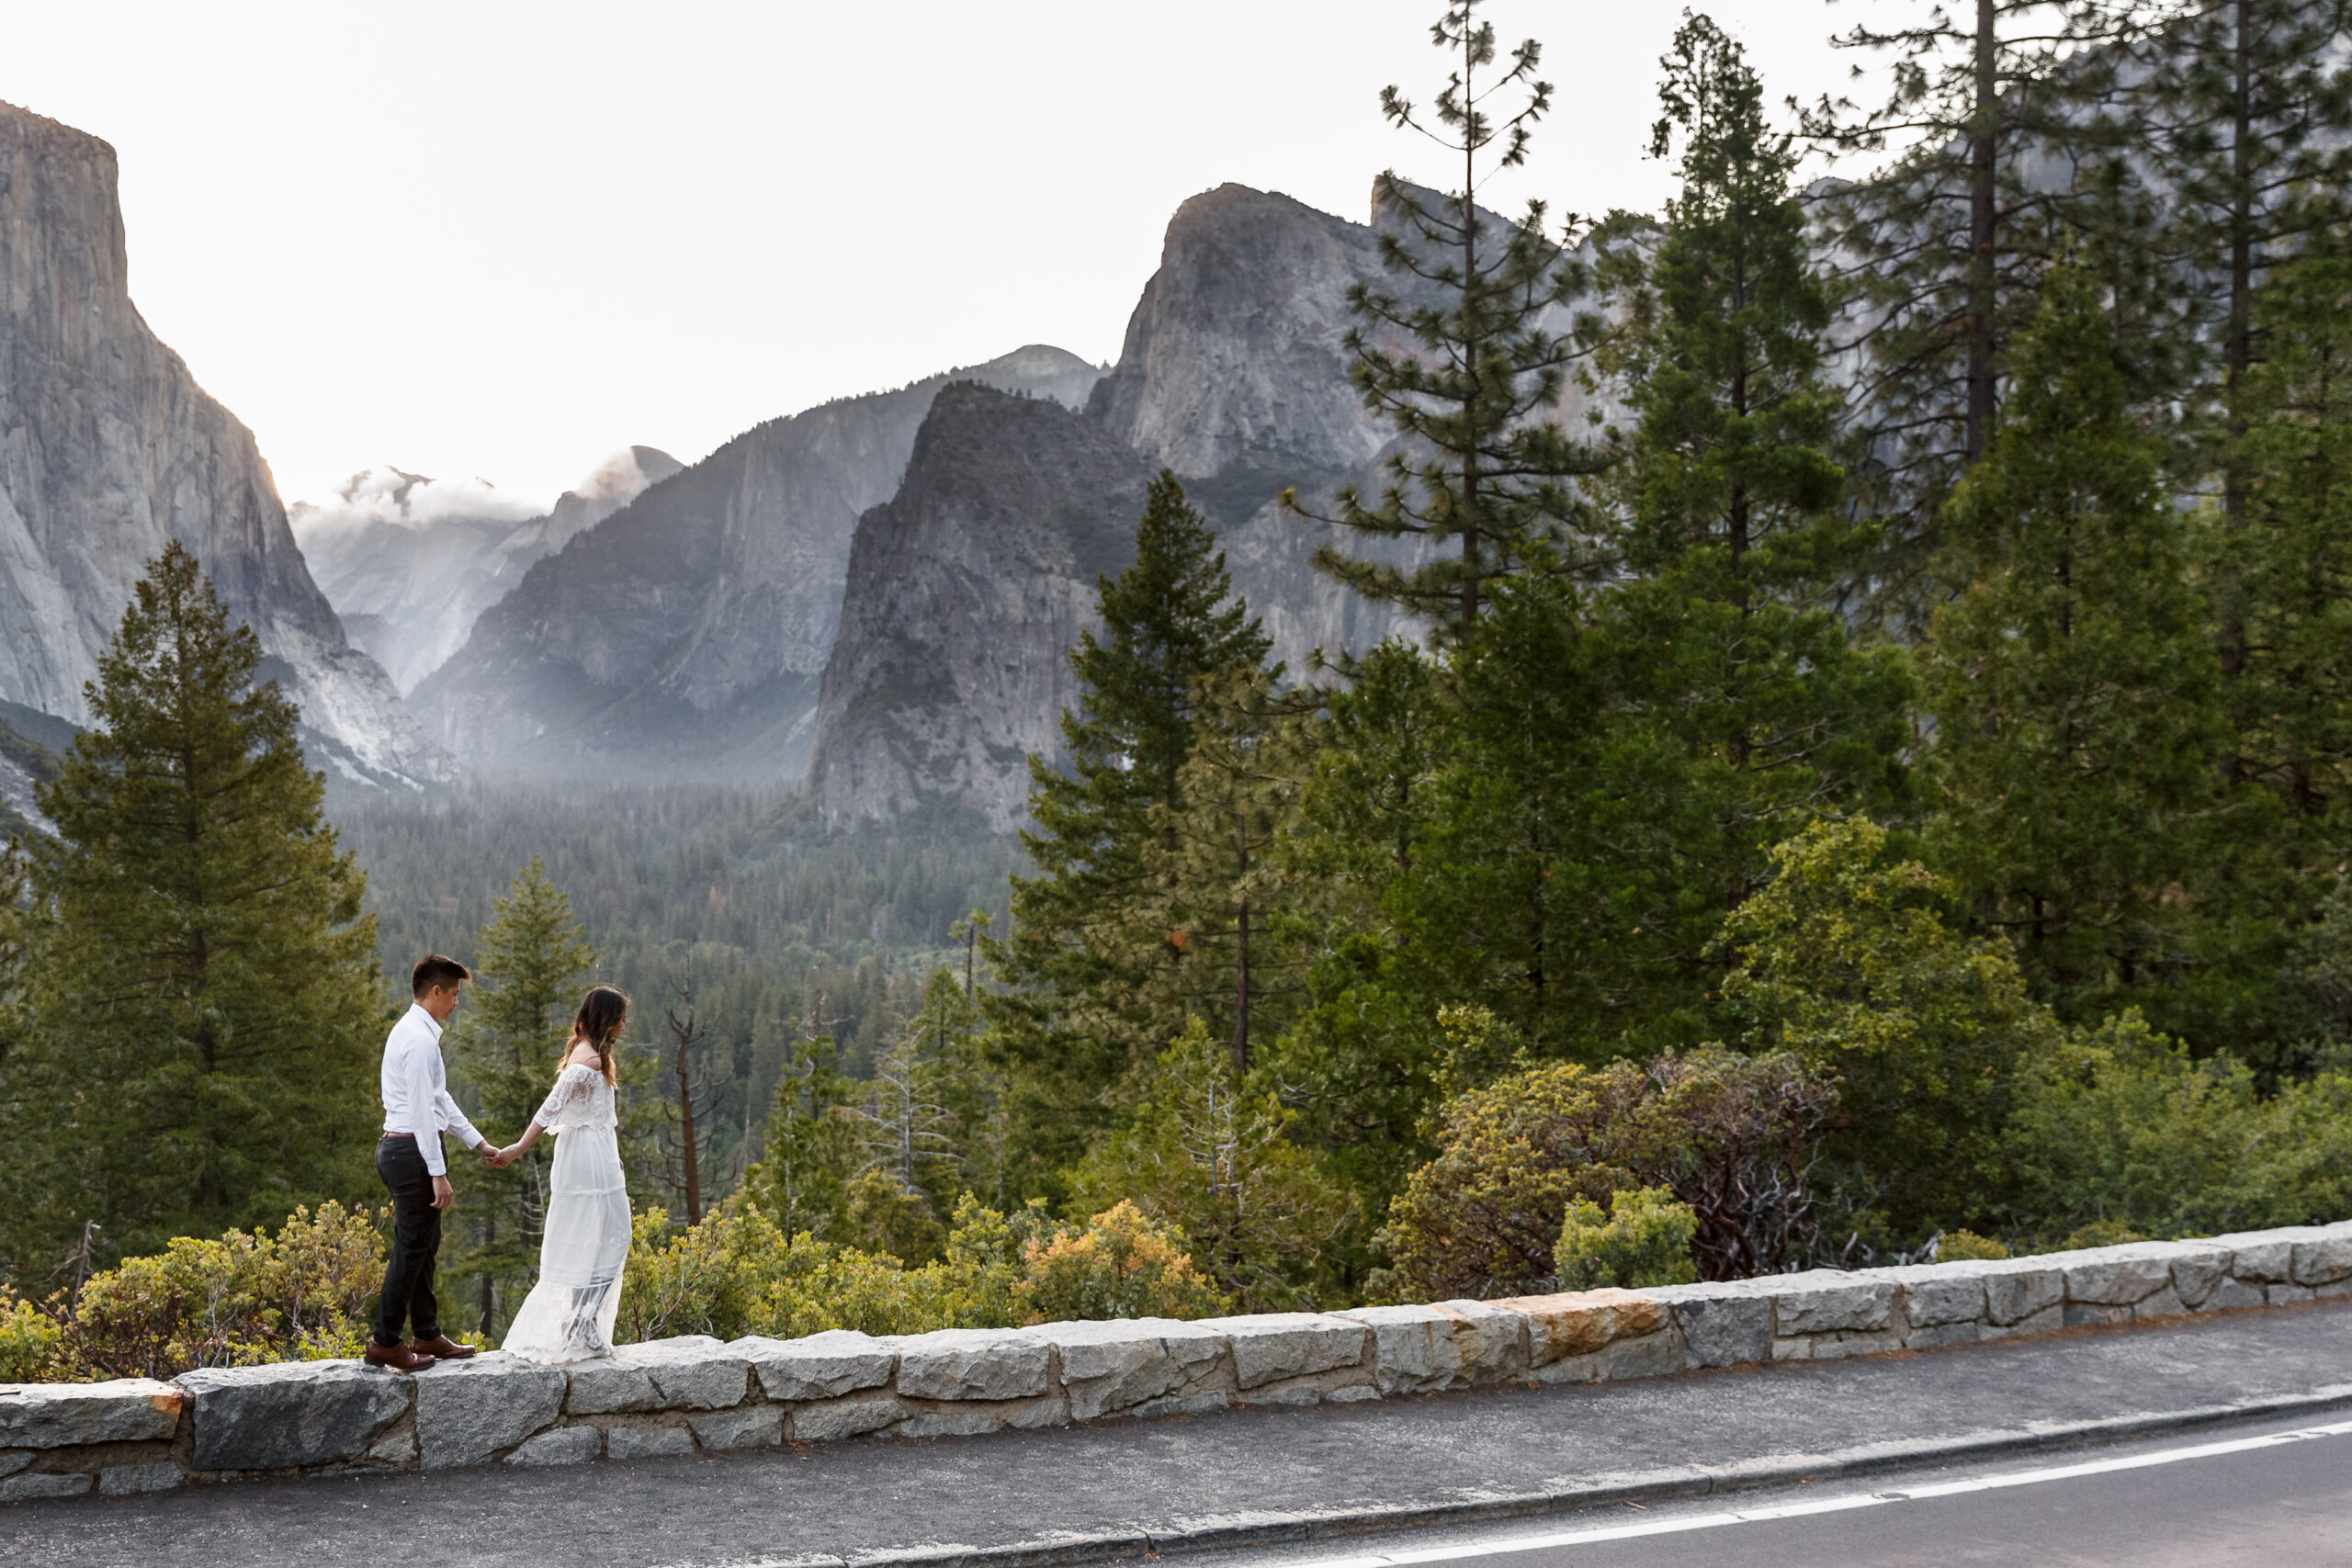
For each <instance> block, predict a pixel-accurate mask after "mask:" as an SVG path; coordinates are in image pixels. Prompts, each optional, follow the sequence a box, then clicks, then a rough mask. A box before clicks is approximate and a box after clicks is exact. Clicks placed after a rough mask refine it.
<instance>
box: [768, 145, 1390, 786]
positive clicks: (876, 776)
mask: <svg viewBox="0 0 2352 1568" xmlns="http://www.w3.org/2000/svg"><path fill="white" fill-rule="evenodd" d="M1359 283H1373V284H1377V285H1380V286H1383V287H1386V288H1396V287H1397V284H1396V280H1395V278H1394V277H1393V276H1391V275H1389V274H1388V273H1387V272H1386V270H1385V268H1384V267H1383V266H1382V265H1381V261H1380V249H1379V234H1378V231H1377V230H1376V229H1374V228H1373V227H1371V226H1368V225H1365V224H1362V223H1351V222H1349V221H1348V220H1346V219H1343V218H1335V217H1333V216H1331V215H1330V214H1329V213H1325V212H1317V211H1316V210H1315V209H1313V208H1310V207H1307V206H1306V205H1305V204H1304V203H1301V202H1298V201H1295V200H1293V199H1291V198H1290V197H1286V196H1281V195H1277V194H1273V193H1271V192H1266V191H1258V190H1252V189H1250V188H1249V187H1248V186H1238V185H1227V186H1219V187H1217V188H1216V190H1213V191H1209V192H1206V193H1205V194H1204V195H1201V196H1196V197H1193V198H1192V199H1191V200H1189V201H1187V202H1185V203H1184V204H1183V206H1182V207H1181V208H1179V209H1177V210H1176V214H1175V216H1174V218H1173V219H1171V220H1170V222H1169V225H1168V233H1167V238H1166V242H1165V244H1164V246H1163V248H1162V252H1161V256H1160V265H1159V271H1158V272H1156V273H1155V274H1154V275H1153V276H1152V277H1151V280H1150V281H1149V282H1148V284H1146V285H1145V287H1144V290H1143V296H1142V298H1141V299H1140V300H1139V301H1138V302H1137V304H1136V308H1135V311H1134V314H1133V315H1132V316H1131V318H1130V319H1129V321H1128V323H1127V331H1126V338H1125V344H1124V345H1123V347H1122V349H1121V352H1120V355H1119V362H1118V364H1117V366H1116V367H1114V369H1113V370H1112V372H1111V373H1110V374H1109V375H1108V376H1106V377H1104V378H1103V379H1102V381H1100V382H1099V383H1097V384H1096V386H1095V388H1094V391H1093V395H1092V397H1091V399H1090V400H1089V401H1088V404H1087V411H1086V412H1087V419H1086V423H1087V424H1089V425H1090V426H1091V428H1092V431H1093V433H1094V439H1095V444H1094V445H1085V446H1083V449H1084V450H1086V451H1088V452H1090V453H1092V454H1093V455H1094V456H1093V462H1094V466H1095V468H1096V470H1097V471H1098V472H1100V473H1102V474H1103V475H1106V476H1114V478H1115V482H1116V484H1117V485H1118V486H1119V487H1120V488H1119V489H1117V490H1116V491H1115V492H1114V491H1104V492H1103V493H1101V494H1099V495H1092V496H1088V495H1087V492H1086V491H1084V488H1083V487H1084V484H1085V483H1086V482H1088V481H1086V480H1085V479H1083V478H1082V477H1080V476H1078V475H1076V474H1074V475H1073V476H1072V477H1070V478H1069V479H1066V480H1060V481H1057V482H1056V484H1054V485H1052V486H1048V485H1047V484H1046V482H1045V481H1044V480H1043V479H1040V477H1039V475H1038V474H1037V472H1036V471H1035V470H1036V468H1037V467H1038V464H1039V463H1040V462H1042V461H1043V460H1044V459H1045V456H1046V454H1047V453H1049V452H1051V453H1065V452H1073V451H1076V450H1079V449H1080V446H1082V445H1083V444H1082V443H1080V440H1079V438H1078V437H1077V436H1076V435H1075V434H1073V433H1072V432H1070V431H1066V430H1061V429H1059V428H1058V427H1054V426H1052V425H1051V424H1050V422H1036V423H1033V424H1032V425H1031V426H1029V427H1025V428H1026V433H1027V434H1028V435H1029V436H1030V437H1031V438H1032V439H1033V440H1035V441H1037V442H1040V443H1042V442H1044V440H1045V437H1046V435H1047V434H1051V435H1052V436H1053V441H1054V443H1057V445H1040V446H1037V447H1036V453H1037V456H1036V457H1035V458H1034V459H1033V458H1027V457H1024V459H1023V461H1019V462H1005V461H999V460H997V459H996V457H994V456H993V455H992V454H991V452H990V450H989V442H988V440H986V439H982V438H979V437H978V436H976V435H975V434H973V433H972V431H970V430H967V429H963V428H956V427H950V428H943V429H939V430H937V431H934V430H933V427H932V426H928V425H927V426H926V427H925V430H924V434H923V436H922V440H921V441H919V442H918V448H919V450H922V451H923V452H925V453H926V454H927V456H926V457H925V458H924V459H923V460H922V461H920V462H919V463H918V465H917V468H921V469H922V470H923V471H922V480H923V485H924V488H925V494H924V495H922V496H917V495H915V494H914V487H915V483H916V479H917V468H910V469H909V471H908V487H909V488H908V490H907V491H902V492H901V493H900V496H899V499H898V500H897V501H895V502H892V503H891V504H890V505H889V506H888V507H883V508H878V509H876V511H875V512H872V513H868V514H867V515H866V517H865V519H864V521H863V522H861V523H860V525H859V526H858V535H857V547H856V550H857V556H856V559H857V561H858V562H860V563H869V564H867V565H853V568H852V570H851V573H850V581H849V588H848V596H847V598H846V600H845V601H844V604H843V607H842V641H841V644H840V645H839V647H837V648H836V649H835V651H834V657H833V661H832V663H831V664H830V665H829V666H828V667H827V669H826V671H825V692H824V701H823V705H822V708H821V710H820V720H819V728H820V739H819V741H818V751H817V760H816V763H815V767H814V770H813V773H812V775H811V780H810V787H811V789H812V790H813V791H814V792H815V794H816V795H817V796H818V799H819V802H820V806H821V807H822V809H823V810H824V812H825V814H826V815H827V816H829V817H831V818H835V819H845V818H886V817H890V816H893V815H896V814H898V813H899V812H900V811H903V810H905V809H906V808H907V807H908V806H910V804H912V803H915V802H918V801H922V800H928V799H933V798H953V797H957V796H960V797H962V798H964V799H965V800H967V802H968V803H969V804H971V805H973V806H975V807H978V808H979V809H980V810H982V811H983V812H984V813H985V814H986V815H987V816H988V817H989V820H990V821H992V822H994V823H996V824H997V825H998V826H999V827H1007V826H1010V825H1011V824H1012V823H1013V822H1014V821H1015V820H1016V819H1017V818H1019V817H1020V815H1021V808H1022V804H1023V801H1024V799H1025V798H1026V795H1027V789H1028V781H1027V768H1026V762H1025V754H1026V753H1027V752H1029V751H1032V750H1035V751H1038V752H1042V753H1044V754H1045V755H1047V756H1053V755H1056V754H1057V752H1058V750H1059V731H1058V728H1057V721H1058V719H1059V717H1060V712H1061V709H1062V707H1063V706H1064V705H1066V704H1067V703H1068V702H1069V701H1070V700H1071V699H1072V698H1073V697H1074V696H1075V694H1076V692H1075V687H1074V686H1073V684H1072V683H1071V678H1070V675H1069V660H1068V653H1067V649H1068V647H1069V643H1070V641H1071V640H1072V638H1073V637H1075V635H1076V632H1077V630H1078V628H1079V627H1080V626H1082V625H1084V624H1085V622H1086V621H1087V619H1088V618H1089V617H1090V616H1091V613H1092V609H1093V591H1092V582H1091V576H1090V577H1089V578H1087V579H1086V581H1085V582H1084V583H1083V584H1082V586H1080V587H1079V588H1077V589H1075V590H1071V592H1075V593H1076V600H1075V605H1074V609H1073V608H1071V607H1070V606H1068V605H1065V604H1064V602H1063V599H1062V597H1061V595H1062V594H1063V593H1064V592H1065V590H1066V589H1067V588H1068V587H1069V585H1068V584H1067V583H1066V582H1065V581H1063V579H1061V578H1060V577H1056V576H1052V575H1051V570H1052V569H1041V568H1039V567H1037V566H1035V565H1034V564H1033V562H1032V560H1031V558H1029V557H1027V556H1022V555H1017V554H1013V553H1007V554H1006V555H1005V556H1004V557H1003V558H1002V559H1001V562H999V563H997V564H995V565H993V566H992V565H991V564H990V560H989V556H988V553H987V550H986V548H985V545H986V542H987V541H988V540H989V539H991V538H999V537H1002V538H1012V537H1014V536H1017V535H1018V529H1017V528H1016V527H1015V526H1013V525H1012V523H1011V522H1010V521H1008V520H1010V519H1016V518H1019V517H1022V516H1024V515H1027V514H1029V513H1040V514H1041V515H1042V513H1041V512H1040V509H1042V508H1045V507H1046V506H1048V505H1049V504H1051V505H1055V506H1060V507H1063V508H1065V509H1075V510H1078V511H1082V512H1084V513H1087V514H1088V515H1096V514H1101V515H1105V516H1111V517H1115V518H1116V519H1117V526H1118V528H1119V530H1120V531H1121V533H1122V534H1123V535H1124V536H1125V538H1124V539H1123V541H1122V548H1123V549H1126V548H1131V547H1132V536H1133V533H1134V530H1135V525H1136V519H1137V517H1138V516H1139V515H1140V513H1141V507H1140V504H1139V502H1138V500H1137V499H1136V498H1137V496H1138V495H1139V489H1138V488H1137V481H1136V480H1135V479H1134V476H1135V475H1136V474H1139V473H1140V474H1149V473H1153V472H1157V471H1158V470H1159V468H1161V467H1162V466H1165V467H1167V468H1170V469H1172V470H1173V471H1174V472H1175V473H1176V475H1177V477H1178V478H1180V479H1182V480H1183V481H1184V487H1185V491H1186V493H1187V494H1188V495H1189V496H1190V497H1191V499H1192V501H1193V504H1194V505H1196V506H1198V507H1199V508H1200V509H1201V510H1202V511H1203V513H1205V514H1206V515H1207V516H1208V518H1209V521H1210V522H1211V524H1212V525H1215V526H1216V530H1217V532H1218V535H1219V540H1220V543H1221V544H1222V546H1223V547H1224V549H1225V551H1226V557H1227V565H1228V566H1229V567H1230V568H1231V570H1232V573H1233V584H1234V589H1235V592H1237V593H1238V594H1239V595H1240V596H1241V597H1242V598H1244V599H1245V600H1247V601H1248V603H1249V605H1250V610H1251V611H1252V612H1254V613H1255V614H1256V615H1258V616H1259V617H1260V618H1261V620H1262V621H1263V622H1264V624H1265V626H1266V629H1267V631H1268V632H1269V633H1270V634H1271V635H1272V637H1273V639H1274V656H1275V657H1276V658H1278V659H1282V660H1285V661H1286V662H1288V663H1289V664H1290V665H1291V667H1292V669H1293V670H1294V671H1299V670H1302V669H1304V667H1305V665H1306V660H1307V658H1308V656H1309V655H1310V654H1311V653H1312V651H1313V650H1314V649H1316V648H1317V647H1328V648H1335V649H1336V648H1341V647H1344V648H1349V649H1363V648H1366V647H1369V646H1370V645H1371V644H1373V643H1374V642H1376V641H1378V640H1379V639H1380V638H1381V637H1385V636H1388V635H1389V634H1390V633H1392V632H1399V631H1409V630H1410V629H1411V628H1410V627H1409V626H1408V625H1407V624H1406V623H1404V622H1403V621H1402V620H1401V619H1400V618H1399V617H1398V616H1397V615H1395V614H1394V613H1393V612H1391V611H1390V610H1388V609H1387V608H1386V607H1385V606H1381V605H1374V604H1366V603H1365V602H1363V600H1361V599H1358V598H1357V597H1356V596H1355V595H1354V594H1352V593H1351V592H1348V591H1346V590H1345V589H1342V588H1340V586H1339V585H1338V584H1336V583H1334V582H1332V581H1329V580H1328V579H1326V578H1324V577H1323V576H1321V575H1320V574H1319V573H1317V571H1316V570H1314V564H1313V562H1314V553H1315V548H1316V547H1317V545H1318V544H1320V543H1322V542H1324V541H1325V540H1327V539H1333V538H1336V537H1337V534H1338V531H1337V530H1332V529H1327V528H1325V527H1323V526H1321V525H1317V524H1314V523H1310V522H1307V521H1306V520H1304V519H1302V518H1300V517H1297V516H1295V515H1287V514H1285V513H1283V511H1282V510H1281V508H1280V507H1279V506H1278V505H1276V504H1275V502H1274V498H1275V497H1276V496H1277V495H1279V494H1280V493H1281V492H1282V491H1283V490H1284V489H1285V488H1288V487H1291V486H1295V487H1297V489H1298V490H1299V491H1300V494H1301V496H1302V497H1303V498H1306V499H1307V502H1308V504H1309V505H1313V504H1314V503H1315V502H1316V501H1317V500H1320V499H1325V498H1328V497H1329V493H1330V491H1332V490H1333V489H1335V488H1336V487H1337V486H1339V485H1340V484H1341V483H1344V482H1347V481H1350V480H1356V481H1376V479H1377V477H1378V476H1377V474H1376V472H1375V467H1376V464H1377V462H1378V460H1379V458H1380V457H1382V455H1383V454H1384V453H1385V450H1386V449H1387V447H1386V444H1387V441H1388V431H1387V427H1386V425H1385V423H1384V422H1382V421H1381V420H1380V419H1378V418H1377V417H1376V416H1374V415H1373V414H1371V413H1369V412H1366V411H1365V409H1364V407H1363V399H1362V398H1361V396H1360V395H1359V394H1358V393H1357V392H1356V390H1355V389H1354V388H1353V387H1352V386H1351V384H1350V383H1349V380H1348V365H1349V361H1350V357H1351V356H1350V355H1349V352H1348V348H1347V343H1346V339H1347V334H1348V331H1349V328H1350V327H1351V325H1353V324H1354V319H1353V317H1352V316H1351V312H1350V311H1349V309H1348V294H1349V291H1350V290H1351V288H1354V286H1355V285H1357V284H1359ZM950 419H952V420H954V421H956V422H958V423H961V424H972V425H976V426H977V425H987V426H989V428H991V429H993V428H994V426H995V424H996V423H997V421H996V419H995V418H994V417H993V416H992V415H991V414H990V413H989V410H988V409H987V408H986V406H985V405H984V404H983V403H981V402H980V401H978V400H972V399H963V400H958V401H957V402H956V403H955V404H953V405H949V404H946V403H944V402H943V404H942V405H940V407H939V408H938V409H936V410H934V412H933V422H934V423H938V422H940V421H943V420H950ZM998 434H1009V433H1008V432H998ZM1114 451H1116V452H1124V453H1125V454H1126V455H1127V456H1126V457H1125V460H1124V461H1122V462H1118V463H1114V462H1112V461H1111V460H1110V458H1109V457H1107V456H1105V454H1108V453H1111V452H1114ZM958 465H962V467H961V468H959V467H958ZM948 496H952V497H953V498H954V499H955V502H956V508H960V509H961V510H960V511H957V510H956V509H954V508H950V507H949V506H948V505H947V504H946V502H944V501H943V500H942V499H940V498H942V497H948ZM967 516H969V517H987V518H990V519H995V520H996V521H994V522H993V523H991V524H990V525H988V526H985V527H983V526H980V525H976V524H967V523H964V522H962V521H961V519H962V518H964V517H967ZM1346 543H1347V546H1348V547H1349V548H1351V549H1359V550H1360V549H1361V548H1362V545H1361V542H1359V541H1355V540H1348V541H1346ZM933 549H950V550H953V551H955V552H959V553H958V554H957V556H956V559H957V560H958V563H959V564H958V566H957V569H956V573H955V574H951V575H950V576H949V577H946V578H942V577H939V576H938V575H937V574H934V573H932V572H929V571H928V570H925V568H924V566H923V562H924V560H925V558H926V556H927V553H928V552H929V551H931V550H933ZM1122 558H1124V556H1122ZM880 563H888V565H887V567H886V566H884V565H882V564H880ZM1032 570H1047V571H1048V575H1049V581H1048V582H1047V583H1046V585H1045V586H1044V587H1043V588H1042V589H1041V592H1040V594H1039V597H1038V599H1037V601H1036V603H1035V605H1034V606H1033V608H1035V611H1036V614H1035V615H1033V616H1031V617H1029V618H1026V619H1024V618H1023V616H1022V615H1019V614H1015V613H1012V610H1013V608H1014V607H1016V606H1017V605H1018V604H1019V593H1020V592H1021V590H1022V586H1023V585H1022V583H1021V582H1020V581H1018V579H1019V576H1020V574H1022V573H1025V572H1029V571H1032ZM991 571H993V572H995V573H996V574H998V575H999V576H1000V577H1001V578H1002V579H1004V580H1005V581H999V582H996V583H993V584H989V585H986V586H983V585H980V584H979V583H978V582H976V581H971V580H972V579H976V578H978V577H982V576H985V575H986V574H988V573H989V572H991ZM967 602H968V603H980V602H987V603H989V604H996V605H999V606H1001V607H1002V608H1001V610H1000V613H998V614H997V615H995V616H994V618H993V619H992V620H990V622H989V629H988V636H987V637H986V639H985V640H984V641H982V642H980V643H979V644H978V645H977V646H978V649H980V651H979V652H978V653H975V654H972V655H968V656H967V657H973V658H979V659H983V660H986V661H987V663H988V664H989V668H991V669H997V668H1001V669H1003V670H1006V671H1016V670H1017V671H1021V672H1022V673H1021V674H1020V676H1019V678H1018V679H1008V680H1003V681H999V682H993V683H990V684H987V685H985V686H984V685H983V684H981V683H979V682H976V680H975V679H974V677H973V675H972V674H970V673H969V672H967V671H961V670H957V669H955V668H952V667H951V661H950V660H949V659H948V657H947V654H946V650H945V649H944V646H943V645H942V644H940V643H939V641H938V639H937V637H936V635H935V634H934V632H933V626H935V625H937V624H943V622H942V617H943V616H944V615H947V614H948V613H949V610H950V608H951V607H952V608H953V609H954V613H955V614H957V615H968V614H969V613H970V612H969V611H968V609H967V608H966V607H965V606H966V605H967ZM886 712H887V713H888V714H890V715H893V716H894V717H892V718H890V719H888V720H887V721H886V720H884V719H883V718H881V717H880V716H879V715H880V714H882V713H886Z"/></svg>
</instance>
